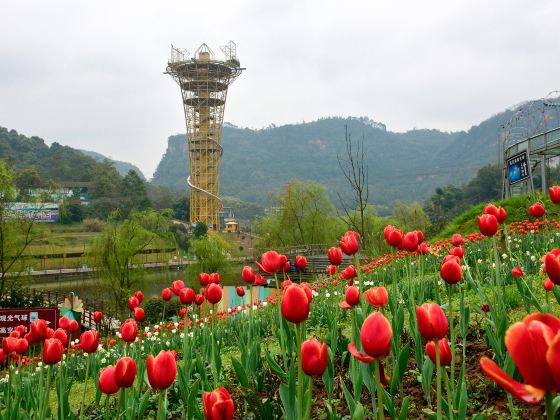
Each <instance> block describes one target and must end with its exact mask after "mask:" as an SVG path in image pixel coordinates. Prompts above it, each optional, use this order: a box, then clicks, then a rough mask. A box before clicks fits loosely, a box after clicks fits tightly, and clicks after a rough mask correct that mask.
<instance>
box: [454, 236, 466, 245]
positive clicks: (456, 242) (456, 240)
mask: <svg viewBox="0 0 560 420" xmlns="http://www.w3.org/2000/svg"><path fill="white" fill-rule="evenodd" d="M464 243H465V240H464V239H463V237H462V236H461V234H460V233H454V234H453V236H452V237H451V245H453V246H461V245H463V244H464Z"/></svg>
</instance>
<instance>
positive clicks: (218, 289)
mask: <svg viewBox="0 0 560 420" xmlns="http://www.w3.org/2000/svg"><path fill="white" fill-rule="evenodd" d="M206 300H207V301H208V302H210V303H211V304H213V305H215V304H216V303H218V302H219V301H220V300H222V286H220V285H219V284H216V283H210V284H209V285H208V287H207V288H206Z"/></svg>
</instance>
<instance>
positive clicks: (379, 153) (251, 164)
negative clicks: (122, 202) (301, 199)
mask: <svg viewBox="0 0 560 420" xmlns="http://www.w3.org/2000/svg"><path fill="white" fill-rule="evenodd" d="M506 114H508V112H506V113H504V114H503V115H502V114H500V116H496V117H493V118H492V119H490V120H488V121H485V122H484V123H483V124H481V125H479V126H476V127H473V128H471V129H470V130H469V131H468V132H456V133H446V132H441V131H438V130H411V131H408V132H406V133H394V132H391V131H387V130H386V129H385V127H384V126H383V125H382V124H378V123H374V122H372V121H371V120H369V119H367V118H325V119H321V120H318V121H314V122H310V123H303V124H291V125H284V126H281V127H269V128H266V129H261V130H251V129H248V128H238V127H234V126H231V125H225V126H224V129H223V148H224V154H223V157H222V178H221V179H222V194H223V195H228V196H235V197H239V198H241V199H242V200H245V201H252V202H260V203H263V202H266V200H267V193H268V192H270V191H273V190H275V189H278V188H282V186H283V185H284V184H285V183H286V182H288V181H290V180H291V179H293V178H298V179H302V180H313V181H318V182H321V183H323V184H325V185H327V186H328V187H329V194H330V195H331V198H336V197H337V192H340V193H342V192H344V191H347V190H348V186H347V184H346V181H345V180H344V178H343V175H342V173H341V170H340V168H339V165H338V161H337V155H339V156H341V158H344V154H345V152H346V151H345V126H348V132H349V133H350V135H351V137H352V138H353V139H354V140H358V139H362V137H363V139H364V144H365V148H366V151H367V164H368V166H369V182H370V201H371V202H374V203H376V204H380V205H389V204H390V203H391V202H392V201H394V200H397V199H399V200H404V201H416V200H424V199H426V198H427V197H429V196H430V194H432V193H433V190H434V188H435V187H437V186H441V185H445V184H448V183H454V184H462V183H463V182H465V181H467V180H468V179H470V178H471V177H472V176H473V175H474V174H475V173H476V171H477V170H478V169H479V168H480V167H481V166H484V165H485V164H487V163H490V162H495V161H496V159H497V140H498V131H497V129H496V127H497V124H498V123H499V122H501V121H502V120H504V119H505V120H507V119H508V116H507V115H506ZM473 145H476V147H477V149H474V148H473ZM187 175H188V160H187V149H186V142H185V136H184V135H182V134H180V135H175V136H171V137H169V140H168V147H167V151H166V153H165V155H164V156H163V158H162V160H161V162H160V163H159V166H158V168H157V170H156V172H155V174H154V177H153V180H152V182H153V183H154V184H159V185H165V186H168V187H172V188H176V189H184V188H185V186H186V181H185V180H186V178H187ZM336 201H337V200H335V203H336Z"/></svg>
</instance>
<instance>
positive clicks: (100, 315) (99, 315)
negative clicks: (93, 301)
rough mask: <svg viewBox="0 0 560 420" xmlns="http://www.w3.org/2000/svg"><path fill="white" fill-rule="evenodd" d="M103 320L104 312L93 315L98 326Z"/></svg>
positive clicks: (96, 312)
mask: <svg viewBox="0 0 560 420" xmlns="http://www.w3.org/2000/svg"><path fill="white" fill-rule="evenodd" d="M102 319H103V313H102V312H100V311H95V312H94V313H93V321H94V322H95V323H96V324H99V323H100V322H101V320H102Z"/></svg>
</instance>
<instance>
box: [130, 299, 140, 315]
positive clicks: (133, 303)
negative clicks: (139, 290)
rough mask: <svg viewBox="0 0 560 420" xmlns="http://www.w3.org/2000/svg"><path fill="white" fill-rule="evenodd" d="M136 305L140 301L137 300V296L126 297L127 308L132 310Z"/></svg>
mask: <svg viewBox="0 0 560 420" xmlns="http://www.w3.org/2000/svg"><path fill="white" fill-rule="evenodd" d="M138 305H140V302H139V301H138V298H136V297H135V296H132V297H130V298H128V308H129V309H130V310H131V311H133V310H134V308H136V307H137V306H138Z"/></svg>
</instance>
